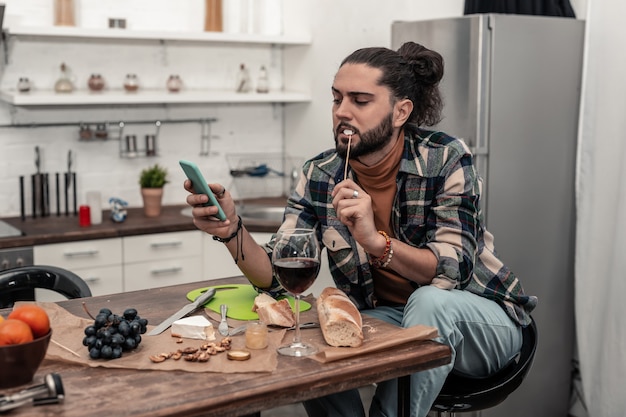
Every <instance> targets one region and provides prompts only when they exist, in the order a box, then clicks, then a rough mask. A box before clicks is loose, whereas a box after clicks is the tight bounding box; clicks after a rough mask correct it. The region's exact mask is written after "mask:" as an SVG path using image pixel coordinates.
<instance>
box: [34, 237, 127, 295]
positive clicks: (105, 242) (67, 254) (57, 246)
mask: <svg viewBox="0 0 626 417" xmlns="http://www.w3.org/2000/svg"><path fill="white" fill-rule="evenodd" d="M33 258H34V263H35V265H52V266H57V267H60V268H64V269H67V270H68V271H72V272H74V273H75V274H76V275H78V276H80V277H81V278H82V279H84V280H85V281H86V282H87V285H89V289H90V290H91V293H92V294H93V295H105V294H113V293H117V292H122V291H123V290H124V282H123V272H122V240H121V239H120V238H112V239H97V240H86V241H77V242H67V243H53V244H49V245H36V246H35V247H34V249H33ZM48 293H50V292H49V291H46V292H41V293H40V292H39V291H38V292H37V299H39V300H45V301H56V300H53V299H52V296H51V295H50V294H48ZM44 294H45V295H44Z"/></svg>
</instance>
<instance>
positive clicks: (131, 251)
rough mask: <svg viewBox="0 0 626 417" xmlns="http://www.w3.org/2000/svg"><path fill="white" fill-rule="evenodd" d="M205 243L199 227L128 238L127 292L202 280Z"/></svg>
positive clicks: (125, 244)
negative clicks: (203, 244)
mask: <svg viewBox="0 0 626 417" xmlns="http://www.w3.org/2000/svg"><path fill="white" fill-rule="evenodd" d="M202 243H203V242H202V234H201V232H199V231H196V230H193V231H186V232H171V233H155V234H149V235H140V236H128V237H124V238H123V259H124V291H134V290H141V289H146V288H154V287H162V286H167V285H174V284H181V283H187V282H193V281H201V280H202V279H203V274H202V259H201V256H202Z"/></svg>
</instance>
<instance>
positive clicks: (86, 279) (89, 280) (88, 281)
mask: <svg viewBox="0 0 626 417" xmlns="http://www.w3.org/2000/svg"><path fill="white" fill-rule="evenodd" d="M98 281H100V277H89V278H85V282H87V283H94V282H98Z"/></svg>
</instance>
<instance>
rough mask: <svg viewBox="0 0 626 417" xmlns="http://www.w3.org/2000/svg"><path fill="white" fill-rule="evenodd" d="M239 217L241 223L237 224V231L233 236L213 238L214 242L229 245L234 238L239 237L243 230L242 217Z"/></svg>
mask: <svg viewBox="0 0 626 417" xmlns="http://www.w3.org/2000/svg"><path fill="white" fill-rule="evenodd" d="M237 217H239V222H238V223H237V230H235V232H234V233H233V234H232V235H230V236H228V237H219V236H213V240H217V241H218V242H222V243H228V242H230V241H231V239H232V238H234V237H235V236H237V234H239V231H240V230H241V226H242V221H241V216H237Z"/></svg>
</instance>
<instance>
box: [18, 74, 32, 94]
mask: <svg viewBox="0 0 626 417" xmlns="http://www.w3.org/2000/svg"><path fill="white" fill-rule="evenodd" d="M30 87H31V84H30V80H29V79H28V77H20V79H19V80H18V82H17V91H19V92H20V93H28V92H29V91H30Z"/></svg>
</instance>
